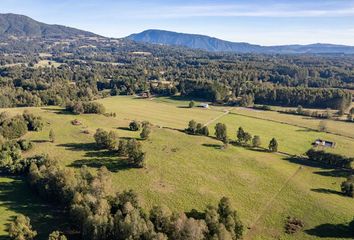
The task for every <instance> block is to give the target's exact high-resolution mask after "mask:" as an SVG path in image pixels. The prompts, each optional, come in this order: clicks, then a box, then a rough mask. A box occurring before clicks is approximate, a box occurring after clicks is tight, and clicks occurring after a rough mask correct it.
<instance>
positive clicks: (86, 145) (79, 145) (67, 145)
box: [58, 143, 99, 151]
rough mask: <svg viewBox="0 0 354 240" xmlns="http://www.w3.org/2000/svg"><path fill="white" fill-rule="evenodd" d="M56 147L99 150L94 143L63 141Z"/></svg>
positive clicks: (75, 149) (72, 149)
mask: <svg viewBox="0 0 354 240" xmlns="http://www.w3.org/2000/svg"><path fill="white" fill-rule="evenodd" d="M58 147H65V148H66V149H68V150H71V151H93V150H95V151H97V150H99V149H98V147H97V145H96V143H65V144H59V145H58Z"/></svg>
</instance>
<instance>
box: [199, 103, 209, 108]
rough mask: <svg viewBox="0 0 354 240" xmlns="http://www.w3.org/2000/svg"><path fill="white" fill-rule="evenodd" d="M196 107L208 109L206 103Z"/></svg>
mask: <svg viewBox="0 0 354 240" xmlns="http://www.w3.org/2000/svg"><path fill="white" fill-rule="evenodd" d="M198 107H201V108H209V104H207V103H201V104H199V105H198Z"/></svg>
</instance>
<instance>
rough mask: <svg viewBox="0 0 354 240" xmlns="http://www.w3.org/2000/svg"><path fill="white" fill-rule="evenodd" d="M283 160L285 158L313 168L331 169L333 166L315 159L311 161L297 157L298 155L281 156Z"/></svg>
mask: <svg viewBox="0 0 354 240" xmlns="http://www.w3.org/2000/svg"><path fill="white" fill-rule="evenodd" d="M283 159H284V160H287V161H289V162H291V163H296V164H299V165H303V166H306V167H313V168H322V169H333V167H331V166H328V165H326V164H322V163H319V162H315V161H311V160H309V159H307V158H302V157H298V156H289V157H285V158H283Z"/></svg>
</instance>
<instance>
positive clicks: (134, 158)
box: [127, 139, 145, 168]
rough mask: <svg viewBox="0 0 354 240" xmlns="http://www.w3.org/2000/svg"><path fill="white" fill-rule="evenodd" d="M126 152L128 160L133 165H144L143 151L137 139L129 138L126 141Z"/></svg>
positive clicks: (140, 166)
mask: <svg viewBox="0 0 354 240" xmlns="http://www.w3.org/2000/svg"><path fill="white" fill-rule="evenodd" d="M127 154H128V160H129V162H130V163H131V164H132V165H133V166H135V167H139V168H142V167H144V166H145V162H144V160H145V153H144V152H143V151H142V148H141V144H140V143H139V142H138V141H137V140H135V139H130V140H129V141H128V142H127Z"/></svg>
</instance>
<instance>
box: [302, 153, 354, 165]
mask: <svg viewBox="0 0 354 240" xmlns="http://www.w3.org/2000/svg"><path fill="white" fill-rule="evenodd" d="M306 155H307V157H308V158H309V159H310V160H312V161H316V162H320V163H324V164H326V165H330V166H333V167H337V168H349V169H351V168H353V166H352V163H353V162H354V158H348V157H345V156H342V155H339V154H334V153H328V152H325V151H322V150H320V151H317V150H314V149H310V150H308V151H307V152H306Z"/></svg>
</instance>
